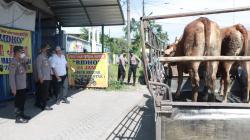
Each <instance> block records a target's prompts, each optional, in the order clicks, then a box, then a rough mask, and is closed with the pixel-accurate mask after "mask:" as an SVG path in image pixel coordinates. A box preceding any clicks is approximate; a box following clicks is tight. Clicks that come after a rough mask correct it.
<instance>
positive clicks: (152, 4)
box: [66, 0, 250, 43]
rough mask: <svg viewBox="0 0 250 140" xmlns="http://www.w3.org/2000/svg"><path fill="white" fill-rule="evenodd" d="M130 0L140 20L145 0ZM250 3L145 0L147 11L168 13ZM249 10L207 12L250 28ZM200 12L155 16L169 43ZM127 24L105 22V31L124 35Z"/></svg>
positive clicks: (123, 1)
mask: <svg viewBox="0 0 250 140" xmlns="http://www.w3.org/2000/svg"><path fill="white" fill-rule="evenodd" d="M130 1H131V18H135V19H136V20H139V19H140V17H141V16H142V0H130ZM120 3H121V6H122V9H123V14H124V18H125V20H127V19H126V18H127V5H126V0H120ZM245 6H250V0H145V15H149V14H151V15H166V14H175V13H184V12H192V11H204V10H213V9H224V8H233V7H245ZM249 15H250V11H246V12H236V13H226V14H217V15H205V17H208V18H209V19H211V20H213V21H215V22H216V23H218V24H219V26H220V27H227V26H232V25H234V24H237V23H241V24H243V25H244V26H245V27H246V28H247V29H249V30H250V18H249ZM198 17H199V16H194V17H183V18H173V19H164V20H156V23H158V24H160V25H162V27H163V30H164V31H167V32H168V35H169V39H170V43H171V42H173V41H174V39H175V37H180V36H181V35H182V33H183V29H184V28H185V26H186V25H187V24H188V23H190V22H191V21H193V20H195V19H197V18H198ZM123 27H124V26H105V31H104V32H105V34H109V33H110V36H111V37H124V32H123V31H122V28H123ZM69 31H70V32H79V28H74V29H72V28H66V33H69Z"/></svg>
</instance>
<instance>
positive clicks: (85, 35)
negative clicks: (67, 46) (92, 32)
mask: <svg viewBox="0 0 250 140" xmlns="http://www.w3.org/2000/svg"><path fill="white" fill-rule="evenodd" d="M80 31H81V34H80V38H81V39H83V40H88V39H89V31H88V29H86V28H84V27H83V28H81V29H80Z"/></svg>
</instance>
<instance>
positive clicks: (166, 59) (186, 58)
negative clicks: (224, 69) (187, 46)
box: [159, 56, 250, 62]
mask: <svg viewBox="0 0 250 140" xmlns="http://www.w3.org/2000/svg"><path fill="white" fill-rule="evenodd" d="M159 60H160V61H161V62H187V61H250V56H180V57H159Z"/></svg>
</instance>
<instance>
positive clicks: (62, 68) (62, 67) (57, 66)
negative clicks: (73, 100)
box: [51, 46, 70, 105]
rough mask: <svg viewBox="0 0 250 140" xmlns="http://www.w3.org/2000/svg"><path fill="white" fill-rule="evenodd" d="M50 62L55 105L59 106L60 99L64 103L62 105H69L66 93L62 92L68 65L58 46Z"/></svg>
mask: <svg viewBox="0 0 250 140" xmlns="http://www.w3.org/2000/svg"><path fill="white" fill-rule="evenodd" d="M51 62H52V63H51V66H52V70H53V73H54V75H53V81H54V83H55V84H56V86H55V94H56V100H57V101H56V104H57V105H59V104H60V101H61V99H62V100H63V101H64V102H63V103H66V104H69V103H70V102H69V101H68V100H67V93H66V92H63V85H64V81H65V78H66V75H67V70H66V68H67V67H68V65H67V61H66V59H65V56H64V55H63V53H62V50H61V48H60V46H57V47H56V55H55V56H54V57H53V59H52V61H51Z"/></svg>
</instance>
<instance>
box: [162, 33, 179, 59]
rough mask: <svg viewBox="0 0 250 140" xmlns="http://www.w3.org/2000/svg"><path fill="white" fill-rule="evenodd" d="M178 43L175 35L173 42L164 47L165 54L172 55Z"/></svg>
mask: <svg viewBox="0 0 250 140" xmlns="http://www.w3.org/2000/svg"><path fill="white" fill-rule="evenodd" d="M178 43H179V39H178V38H177V37H176V38H175V42H174V43H173V44H170V45H168V46H167V47H166V49H165V51H164V54H165V56H174V55H175V52H176V48H177V44H178Z"/></svg>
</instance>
